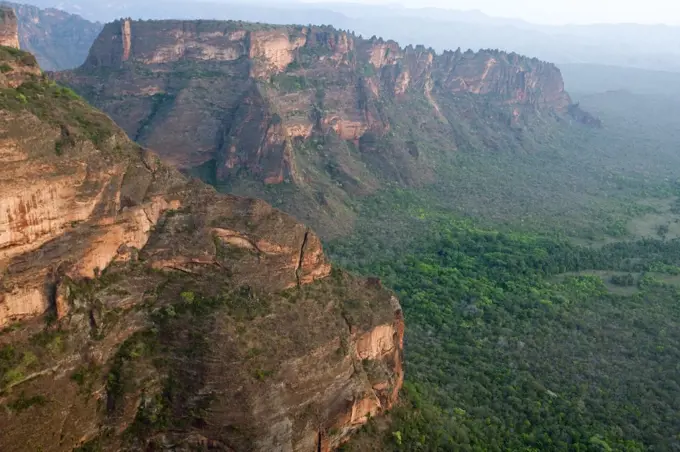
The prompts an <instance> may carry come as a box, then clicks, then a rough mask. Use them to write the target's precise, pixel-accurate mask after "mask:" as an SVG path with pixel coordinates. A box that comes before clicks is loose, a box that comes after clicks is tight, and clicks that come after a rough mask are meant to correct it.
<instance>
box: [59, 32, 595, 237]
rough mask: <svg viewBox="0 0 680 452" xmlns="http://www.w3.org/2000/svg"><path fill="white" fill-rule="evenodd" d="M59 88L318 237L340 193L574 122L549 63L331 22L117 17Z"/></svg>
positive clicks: (423, 173) (173, 159)
mask: <svg viewBox="0 0 680 452" xmlns="http://www.w3.org/2000/svg"><path fill="white" fill-rule="evenodd" d="M59 78H60V80H62V81H64V82H66V83H68V84H70V85H71V86H72V87H73V88H74V89H75V90H77V91H78V92H80V93H81V94H83V95H84V96H85V97H86V98H87V99H89V100H90V101H91V102H93V103H94V104H95V105H97V106H99V107H101V108H102V109H103V110H104V111H106V112H107V113H108V114H110V115H111V116H112V117H113V118H114V120H115V121H117V122H118V124H120V125H121V126H122V127H123V128H124V129H125V130H126V132H127V133H128V135H129V136H130V137H132V138H133V139H134V140H136V141H138V142H140V143H143V144H144V145H147V146H149V147H150V148H152V149H154V150H157V151H158V152H159V154H160V156H161V158H162V159H164V160H165V161H167V162H169V163H171V164H172V165H175V166H178V167H179V168H181V169H183V170H186V171H192V170H196V171H197V172H198V173H200V174H201V175H202V176H203V177H205V178H207V179H209V180H211V181H212V182H213V183H216V184H218V185H226V186H228V187H229V189H230V190H232V191H237V192H241V193H257V194H261V195H264V196H269V197H270V199H273V198H274V197H273V196H272V195H271V190H269V191H268V190H267V189H263V188H253V187H256V186H257V184H255V185H253V184H252V183H251V182H252V181H255V182H256V183H260V184H261V183H264V184H265V185H288V184H293V185H294V186H295V187H297V188H296V189H295V190H294V191H295V196H296V197H297V198H296V199H295V200H294V201H291V203H290V205H287V206H284V207H286V208H289V210H290V211H291V212H293V213H295V214H296V215H297V216H299V217H300V218H303V219H305V220H307V221H314V222H315V225H317V226H319V227H322V228H323V230H324V231H327V230H329V229H333V228H336V225H338V224H345V223H347V217H346V216H345V217H343V216H342V215H340V217H338V216H337V215H335V213H337V212H339V211H341V210H343V207H342V206H343V205H344V204H345V200H346V199H347V196H352V195H356V194H363V193H370V192H372V191H374V190H375V189H376V188H378V187H380V186H381V185H383V184H384V183H385V182H389V183H397V184H401V185H414V184H415V185H417V184H423V183H429V182H432V181H433V180H434V174H435V172H436V168H437V166H438V165H441V164H442V163H441V162H440V161H438V160H441V155H442V152H443V153H444V154H445V153H446V152H448V151H455V150H457V149H459V148H468V149H470V148H472V149H476V150H477V151H480V152H484V151H486V150H489V149H492V150H495V149H496V148H504V149H507V150H514V149H518V148H519V149H521V150H522V151H523V152H526V151H536V150H537V149H531V148H530V143H531V142H532V134H533V133H534V132H532V127H530V126H531V125H532V124H534V123H536V122H541V123H542V125H541V126H539V128H541V127H543V125H545V124H547V126H546V127H552V125H550V124H554V123H555V122H556V120H559V119H560V118H562V117H565V116H574V117H575V118H577V119H579V120H580V119H582V118H583V117H582V116H580V115H578V114H575V113H578V108H577V107H574V106H572V102H571V99H570V98H569V95H568V94H567V93H566V92H565V90H564V84H563V81H562V77H561V74H560V71H559V69H557V68H556V67H555V66H554V65H552V64H549V63H545V62H541V61H538V60H536V59H530V58H526V57H522V56H519V55H517V54H507V53H504V52H498V51H480V52H477V53H474V52H470V51H469V52H465V53H462V52H460V51H456V52H445V53H444V54H441V55H437V54H435V53H434V52H433V51H431V50H428V49H426V48H424V47H415V48H414V47H407V48H401V47H399V45H398V44H397V43H396V42H393V41H384V40H382V39H377V38H373V39H370V40H368V39H362V38H360V37H357V36H355V35H353V34H350V33H347V32H343V31H339V30H335V29H333V28H330V27H294V26H288V27H285V26H268V25H262V24H247V23H242V22H218V21H196V22H182V21H158V22H135V21H129V20H125V21H119V22H115V23H112V24H108V25H107V26H106V27H105V29H104V31H103V32H102V34H101V35H100V37H99V38H98V39H97V41H96V42H95V43H94V45H93V47H92V49H91V51H90V55H89V57H88V59H87V61H86V63H85V65H84V66H82V67H81V68H80V69H78V70H76V71H73V72H67V73H61V74H59ZM534 125H535V124H534ZM244 181H248V182H244ZM310 203H311V204H314V203H316V204H319V205H321V206H323V208H322V210H323V212H324V213H322V214H318V211H315V212H309V211H303V210H302V209H299V208H298V207H296V206H299V205H309V204H310ZM328 212H331V213H330V214H328ZM340 218H343V219H342V220H340V221H339V219H340Z"/></svg>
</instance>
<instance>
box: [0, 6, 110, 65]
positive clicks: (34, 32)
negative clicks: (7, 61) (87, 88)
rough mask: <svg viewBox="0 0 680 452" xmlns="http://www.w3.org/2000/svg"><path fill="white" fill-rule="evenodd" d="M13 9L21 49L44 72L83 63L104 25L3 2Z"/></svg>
mask: <svg viewBox="0 0 680 452" xmlns="http://www.w3.org/2000/svg"><path fill="white" fill-rule="evenodd" d="M5 4H6V5H7V6H8V7H11V8H14V11H15V13H16V22H17V25H18V28H19V30H18V31H19V43H20V45H21V48H22V49H24V50H26V51H28V52H31V53H32V54H33V55H35V57H36V58H37V60H38V62H39V63H40V67H42V68H43V69H44V70H46V71H56V70H64V69H71V68H75V67H78V66H80V65H81V64H83V62H84V61H85V58H86V57H87V54H88V51H89V50H90V47H91V46H92V43H93V42H94V40H95V39H96V38H97V36H98V35H99V33H100V32H101V30H102V28H103V25H102V24H99V23H93V22H90V21H87V20H85V19H83V18H82V17H80V16H78V15H76V14H69V13H66V12H64V11H61V10H58V9H53V8H49V9H40V8H37V7H35V6H31V5H24V4H18V3H5Z"/></svg>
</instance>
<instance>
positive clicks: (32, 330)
mask: <svg viewBox="0 0 680 452" xmlns="http://www.w3.org/2000/svg"><path fill="white" fill-rule="evenodd" d="M10 26H11V25H10ZM8 33H9V34H11V33H14V34H16V29H14V30H13V31H12V30H9V31H8ZM0 59H1V61H0V64H2V67H3V68H4V69H3V70H2V75H0V163H2V165H1V166H0V205H1V206H2V208H0V406H1V407H2V408H1V409H0V425H2V429H0V449H1V450H3V452H4V451H8V452H14V451H17V452H18V451H26V450H31V451H37V450H41V451H72V450H76V448H78V449H77V450H99V451H120V450H130V451H138V450H174V451H179V450H182V451H188V450H207V449H210V450H225V451H229V450H255V451H263V452H264V451H272V450H299V451H310V452H311V451H318V450H323V451H328V450H330V449H331V448H334V447H335V446H337V445H338V444H340V443H341V442H343V441H345V440H346V439H347V438H348V437H349V436H350V435H351V433H352V432H354V431H355V430H356V429H357V428H359V427H360V426H361V425H362V424H364V423H365V422H366V421H367V420H368V419H369V418H370V417H374V416H375V415H377V414H379V413H380V412H382V411H383V410H385V409H386V408H389V407H390V406H391V405H392V404H393V403H394V402H395V401H396V398H397V394H398V392H399V389H400V387H401V383H402V379H403V372H402V364H401V363H402V343H403V332H404V324H403V319H402V316H401V309H400V307H399V303H398V301H397V300H396V298H395V297H394V296H393V295H392V294H391V293H390V292H389V291H387V290H386V289H383V288H382V286H381V284H380V282H379V281H377V280H368V281H366V280H361V279H358V278H356V277H354V276H351V275H349V274H346V273H344V272H343V271H341V270H339V269H331V266H330V265H329V264H328V263H327V260H326V258H325V256H324V253H323V251H322V249H321V243H320V241H319V239H318V238H317V236H316V235H315V234H314V233H313V232H312V231H310V230H309V229H308V228H306V227H305V226H303V225H301V224H299V223H297V222H296V221H295V220H293V219H292V218H291V217H289V216H287V215H285V214H283V213H282V212H279V211H277V210H275V209H273V208H272V207H270V206H269V205H267V204H266V203H265V202H263V201H259V200H253V199H246V198H239V197H235V196H223V195H219V194H217V193H216V192H215V191H214V190H213V189H212V188H209V187H207V186H206V185H204V184H203V183H201V182H198V181H188V180H187V179H185V178H184V177H183V176H181V175H180V174H179V173H178V172H176V171H175V170H173V169H170V168H168V167H166V166H164V165H163V164H162V163H160V161H159V159H158V158H157V157H156V156H155V155H154V154H151V153H150V152H148V151H146V150H144V149H142V148H140V147H139V146H138V145H136V144H134V143H132V142H131V141H130V140H129V139H128V138H127V137H126V136H125V134H124V132H123V131H122V130H121V129H119V128H118V127H117V126H115V125H114V124H113V123H112V122H111V121H110V119H109V118H108V117H107V116H106V115H104V114H102V113H100V112H98V111H96V110H93V109H92V108H91V107H89V106H88V105H87V104H86V103H85V102H84V101H83V100H82V99H81V98H79V97H78V96H77V95H76V94H75V93H74V92H72V91H71V90H69V89H67V88H63V87H61V86H59V85H57V84H56V83H54V82H53V81H51V80H49V79H48V78H46V77H45V76H44V75H42V74H41V71H40V69H39V67H38V66H37V64H36V60H35V58H34V57H33V56H32V55H30V54H28V53H25V52H22V51H19V50H17V49H16V48H12V47H0Z"/></svg>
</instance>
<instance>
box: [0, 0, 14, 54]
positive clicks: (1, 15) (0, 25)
mask: <svg viewBox="0 0 680 452" xmlns="http://www.w3.org/2000/svg"><path fill="white" fill-rule="evenodd" d="M0 45H2V46H5V47H13V48H15V49H18V48H19V31H18V22H17V16H16V14H14V10H13V9H12V8H9V7H7V6H0Z"/></svg>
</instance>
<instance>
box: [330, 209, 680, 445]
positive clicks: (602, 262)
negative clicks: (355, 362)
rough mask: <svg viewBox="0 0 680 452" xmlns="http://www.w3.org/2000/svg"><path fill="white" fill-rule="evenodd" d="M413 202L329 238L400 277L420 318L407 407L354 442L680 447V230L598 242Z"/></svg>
mask: <svg viewBox="0 0 680 452" xmlns="http://www.w3.org/2000/svg"><path fill="white" fill-rule="evenodd" d="M412 201H413V200H411V201H409V197H408V196H406V197H404V196H383V197H377V198H375V199H373V200H372V201H371V202H367V203H365V204H364V210H363V211H362V217H363V218H366V219H372V220H366V221H363V222H362V223H360V224H359V225H357V232H356V233H355V234H354V235H353V236H352V238H351V239H343V240H340V241H335V242H331V243H330V244H329V245H328V248H329V251H330V254H331V255H332V257H333V259H334V260H335V261H336V262H338V263H341V264H342V265H344V266H346V267H348V268H350V269H351V270H353V271H355V272H358V273H362V274H370V275H377V276H379V277H380V278H381V280H382V282H383V284H384V285H386V286H388V287H390V288H392V289H394V290H395V291H396V293H397V294H398V296H399V297H400V300H401V303H402V306H403V309H404V313H405V317H406V323H407V332H406V351H405V354H406V356H405V358H406V375H407V377H406V384H405V389H404V391H403V401H402V405H401V406H400V407H399V408H397V409H396V410H395V411H394V412H393V413H392V415H391V417H390V420H391V422H390V423H388V424H385V423H384V422H381V421H379V420H375V421H372V422H370V423H369V425H368V426H366V427H365V428H364V431H363V434H361V435H359V436H358V437H357V438H356V439H355V440H353V441H352V442H351V443H350V444H348V445H346V446H345V447H344V448H345V450H347V451H350V450H351V451H360V450H394V451H439V450H443V451H448V450H450V451H543V450H560V451H594V452H595V451H644V450H677V449H678V448H679V447H680V422H678V413H680V385H679V384H678V381H677V375H678V371H679V370H680V330H678V328H677V325H678V322H679V321H680V304H678V301H679V300H680V278H678V276H677V275H679V274H680V240H663V239H662V238H655V239H653V238H648V239H641V240H637V241H636V240H630V241H626V242H618V243H611V244H609V245H605V246H602V247H583V246H578V245H575V244H573V242H572V241H569V240H567V239H564V238H560V237H559V236H548V235H541V234H537V233H524V232H513V231H512V230H503V231H499V230H494V229H493V228H488V227H480V226H478V225H476V224H475V223H474V222H473V221H471V220H461V219H460V218H459V217H456V216H454V215H453V214H450V213H448V212H447V211H444V210H442V211H429V210H427V209H423V208H422V207H421V206H422V204H421V205H420V206H418V205H417V203H415V202H412ZM396 209H398V210H399V211H400V212H405V214H404V216H403V217H402V219H401V220H402V221H401V223H400V224H396V225H391V226H389V227H388V228H387V229H386V230H379V231H376V228H378V227H379V226H377V224H378V222H380V218H381V216H385V215H389V214H388V213H386V212H394V211H396ZM383 224H385V223H383ZM407 231H411V233H410V234H407ZM377 236H379V237H380V239H376V237H377ZM604 275H607V276H604Z"/></svg>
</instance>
